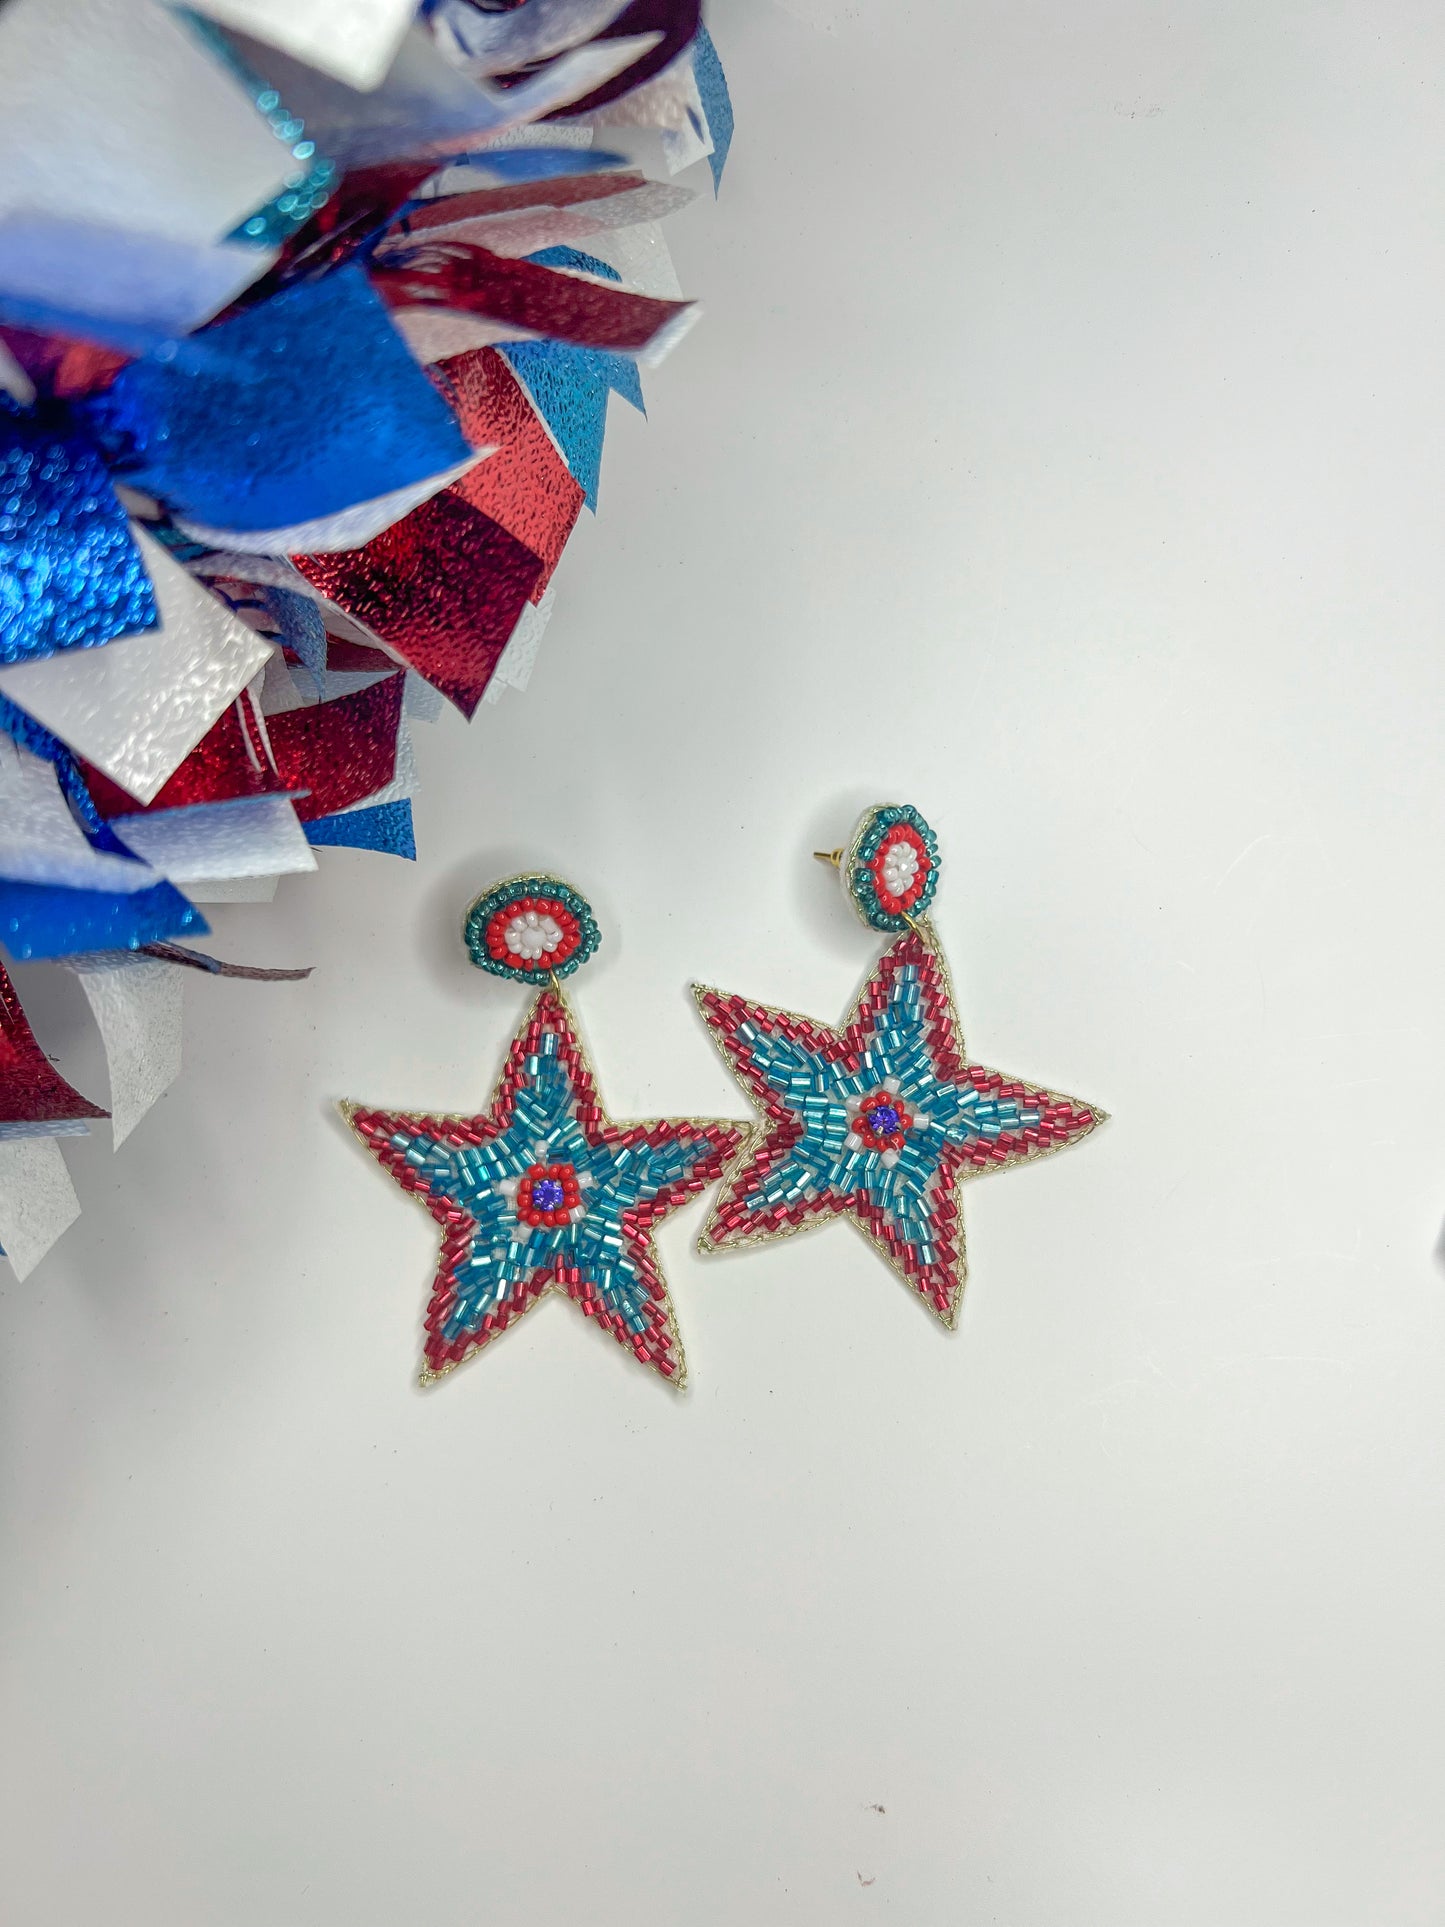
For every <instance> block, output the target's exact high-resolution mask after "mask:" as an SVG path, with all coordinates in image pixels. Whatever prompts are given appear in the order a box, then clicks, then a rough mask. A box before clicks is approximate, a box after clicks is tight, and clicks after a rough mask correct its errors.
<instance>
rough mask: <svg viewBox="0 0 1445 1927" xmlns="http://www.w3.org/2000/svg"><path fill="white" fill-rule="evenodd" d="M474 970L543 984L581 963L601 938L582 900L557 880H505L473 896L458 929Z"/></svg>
mask: <svg viewBox="0 0 1445 1927" xmlns="http://www.w3.org/2000/svg"><path fill="white" fill-rule="evenodd" d="M462 938H463V941H464V942H465V944H466V946H467V955H468V956H469V957H470V958H471V960H472V962H473V963H474V964H475V965H476V966H477V968H478V969H479V970H489V971H491V973H492V975H493V976H494V977H509V978H511V979H512V981H513V982H514V983H523V984H546V983H550V982H551V981H552V979H553V978H554V977H556V978H562V977H570V976H571V975H572V972H573V971H574V970H577V969H579V968H580V967H581V965H583V964H584V963H586V961H587V959H588V958H589V957H590V956H591V955H592V953H593V951H594V950H595V949H596V948H597V946H598V944H599V943H600V942H601V941H602V933H601V931H600V930H599V929H598V928H597V920H596V918H595V917H594V916H593V915H592V906H591V904H590V903H588V901H587V899H586V897H584V896H582V895H581V894H580V893H579V892H578V891H576V890H574V889H573V888H572V886H571V884H570V883H563V882H562V880H561V878H560V877H551V876H518V877H506V878H504V879H503V880H502V882H500V883H494V884H493V885H492V887H491V889H490V890H488V891H486V892H485V894H484V895H482V896H479V897H478V898H477V900H476V902H475V903H474V904H473V905H472V907H471V909H470V910H468V912H467V915H466V921H465V922H464V923H463V925H462Z"/></svg>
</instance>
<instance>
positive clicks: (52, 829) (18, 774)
mask: <svg viewBox="0 0 1445 1927" xmlns="http://www.w3.org/2000/svg"><path fill="white" fill-rule="evenodd" d="M0 877H10V878H13V879H14V880H15V881H16V882H20V883H52V884H58V885H60V886H61V887H62V888H65V889H68V890H108V891H110V892H111V893H112V894H113V895H116V896H129V895H130V893H131V892H132V891H133V890H146V889H149V888H150V886H151V884H153V883H156V882H158V881H159V878H158V877H157V876H156V873H155V871H154V870H150V869H147V868H146V866H145V864H144V863H130V862H128V861H127V860H126V858H125V857H123V856H110V855H108V854H106V852H104V851H102V850H93V849H92V848H91V847H90V845H89V843H87V842H86V840H85V835H84V833H83V832H82V830H81V828H80V825H79V824H78V823H77V822H76V820H75V818H74V817H73V816H72V815H71V814H70V805H69V804H68V803H67V802H66V800H65V798H64V797H63V796H62V795H61V793H60V785H59V783H58V782H57V781H56V780H55V767H54V765H53V764H51V763H47V762H46V761H45V760H44V758H43V757H40V756H32V755H31V753H30V751H29V750H28V749H21V748H20V747H19V746H18V745H17V744H15V743H12V742H11V741H10V739H9V738H8V737H0Z"/></svg>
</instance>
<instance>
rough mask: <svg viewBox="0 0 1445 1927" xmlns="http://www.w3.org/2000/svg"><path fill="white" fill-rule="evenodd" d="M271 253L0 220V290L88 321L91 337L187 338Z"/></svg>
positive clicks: (35, 220)
mask: <svg viewBox="0 0 1445 1927" xmlns="http://www.w3.org/2000/svg"><path fill="white" fill-rule="evenodd" d="M275 258H276V256H275V252H274V250H268V249H266V248H246V247H224V246H222V247H202V246H201V245H199V244H198V243H197V242H194V241H177V240H176V239H175V238H174V237H173V236H171V235H168V234H148V233H144V232H142V231H141V230H139V229H137V228H118V227H100V226H98V225H97V224H96V223H95V222H93V221H72V220H67V219H64V218H62V217H60V216H57V215H54V214H50V213H45V212H36V211H35V210H33V209H18V208H17V209H13V210H11V211H10V212H9V213H0V291H3V292H4V293H5V294H7V295H19V296H21V297H23V298H25V299H27V300H30V301H39V302H44V303H45V304H46V305H47V306H48V307H50V308H53V309H61V310H63V311H64V312H65V313H67V314H70V315H77V316H88V317H90V318H91V320H92V323H93V325H94V328H95V339H97V340H99V341H114V342H116V343H117V345H119V346H122V347H124V346H127V345H128V344H129V343H130V341H131V340H132V338H133V334H132V333H131V332H127V331H134V330H135V329H143V330H149V331H150V332H152V333H154V334H160V335H166V334H172V335H180V334H189V333H190V331H191V330H192V329H193V328H199V327H200V326H201V324H202V323H203V322H206V321H209V320H210V319H211V317H212V316H213V315H214V314H216V313H218V312H219V310H220V309H222V308H224V307H225V306H226V304H227V303H228V302H230V301H233V300H234V299H235V297H236V296H237V295H238V294H239V293H240V292H241V290H242V289H243V288H248V287H250V285H251V283H252V282H253V281H255V280H257V279H259V277H260V276H261V275H262V274H264V273H265V271H266V269H267V268H268V267H270V265H271V263H272V262H273V261H274V260H275Z"/></svg>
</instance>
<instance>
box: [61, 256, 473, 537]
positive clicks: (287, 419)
mask: <svg viewBox="0 0 1445 1927" xmlns="http://www.w3.org/2000/svg"><path fill="white" fill-rule="evenodd" d="M85 406H86V408H87V410H88V412H89V414H90V417H91V420H92V421H93V422H94V423H95V425H96V428H97V431H98V434H99V436H100V439H101V442H102V445H103V446H104V447H105V448H106V449H107V451H108V453H109V454H110V455H111V458H112V466H113V468H114V470H115V472H116V473H117V474H118V475H120V476H122V477H123V478H124V479H125V480H126V481H128V482H131V483H132V484H133V485H134V486H135V487H137V488H140V489H143V490H145V491H146V492H147V493H148V494H151V495H155V496H158V497H159V498H160V499H161V500H162V501H164V502H166V503H167V504H168V505H170V506H171V507H172V508H174V509H177V510H180V511H181V512H183V513H184V514H186V515H188V516H191V517H193V518H194V519H195V520H197V521H200V522H205V523H208V524H209V525H210V526H211V527H213V528H223V529H224V528H233V529H266V528H281V527H285V526H287V525H289V524H290V523H293V522H309V521H312V520H313V519H315V518H318V517H320V516H323V515H335V514H337V513H338V512H339V511H340V510H342V509H345V508H350V507H352V506H353V505H354V504H355V503H357V502H366V501H370V500H372V499H373V498H374V497H375V496H378V495H387V494H389V493H390V492H391V491H392V490H393V489H399V488H406V487H408V486H409V485H410V484H411V483H413V482H420V481H424V480H425V479H426V478H427V477H428V476H430V475H436V474H439V473H440V472H441V471H442V470H443V469H446V468H451V467H452V466H454V465H455V464H456V463H458V462H462V461H465V460H466V458H467V456H468V455H469V454H470V452H471V451H470V448H469V446H468V444H467V441H466V438H465V437H464V436H463V434H462V432H461V430H460V428H459V427H458V426H457V423H456V419H455V417H454V416H453V414H452V412H451V410H450V409H449V408H448V407H447V405H446V403H445V402H444V401H443V400H442V398H441V396H440V395H439V394H438V393H437V391H436V389H435V388H434V387H433V386H432V384H431V382H430V381H429V380H428V379H427V377H426V375H425V374H424V373H423V372H422V370H421V368H420V367H419V366H418V365H417V362H416V361H415V359H414V358H413V356H412V354H411V351H410V350H409V349H408V347H407V345H406V343H405V342H404V341H403V340H402V338H401V336H400V335H399V334H398V333H397V331H396V329H395V328H394V327H393V326H392V323H391V319H390V317H389V315H388V313H387V311H386V308H385V306H384V304H383V303H382V301H381V300H380V299H379V298H378V296H377V295H376V294H374V293H373V291H372V289H371V286H370V283H369V282H368V281H367V278H366V275H365V272H364V271H363V270H362V269H361V268H360V267H359V266H357V265H355V264H354V263H353V264H352V265H350V266H347V267H344V268H338V269H336V270H335V271H334V272H333V273H331V274H327V275H324V276H322V277H321V278H320V279H318V280H315V281H304V282H300V283H298V284H296V285H294V286H292V287H289V288H286V289H283V290H282V292H281V293H279V294H276V295H273V296H272V297H271V298H270V300H268V301H262V302H258V303H257V304H256V306H255V307H252V308H246V309H243V310H242V311H241V312H240V313H239V314H235V315H232V316H231V317H230V318H229V319H228V320H225V321H219V322H216V323H214V324H213V325H212V326H211V327H209V328H203V329H202V330H201V331H200V332H199V333H198V334H195V335H190V336H187V337H186V338H185V339H184V340H182V341H177V342H174V343H168V344H167V345H166V347H165V348H164V349H161V350H158V351H157V353H156V354H155V355H154V356H151V357H149V358H147V359H146V360H144V361H137V362H132V363H131V365H130V366H129V367H128V368H124V369H122V371H121V373H120V374H119V375H118V376H117V377H116V379H115V381H114V382H113V383H112V385H111V387H110V388H109V389H108V390H107V391H106V392H105V393H103V394H100V395H95V396H92V397H91V398H90V400H89V401H88V402H87V403H86V404H85Z"/></svg>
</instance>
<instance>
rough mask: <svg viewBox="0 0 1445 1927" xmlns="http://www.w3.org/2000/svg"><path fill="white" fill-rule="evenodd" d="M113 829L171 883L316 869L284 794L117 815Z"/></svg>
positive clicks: (294, 811)
mask: <svg viewBox="0 0 1445 1927" xmlns="http://www.w3.org/2000/svg"><path fill="white" fill-rule="evenodd" d="M115 829H116V834H117V836H119V837H120V838H121V840H122V842H124V843H125V844H126V846H127V847H128V848H129V849H132V850H134V851H135V852H136V854H137V855H138V856H143V857H144V858H145V860H146V862H147V863H150V864H152V865H153V866H154V868H155V869H156V870H158V871H159V872H160V873H161V875H162V876H165V877H169V879H170V881H171V882H172V883H176V884H183V885H184V884H188V883H197V882H201V881H205V882H215V881H216V880H217V879H219V878H229V877H275V876H290V875H292V874H294V873H295V872H296V871H298V870H314V869H315V868H316V858H315V855H314V854H313V852H312V849H311V845H310V844H309V843H308V842H307V841H306V833H305V831H304V830H303V829H302V828H301V824H300V822H299V821H298V820H297V816H296V810H295V806H294V805H293V804H292V802H291V800H290V798H289V797H285V796H247V797H243V798H242V799H241V800H240V801H238V802H234V803H197V804H195V805H193V806H192V807H191V808H189V809H184V810H158V811H157V812H156V813H155V814H154V815H151V816H122V817H117V819H116V824H115Z"/></svg>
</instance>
